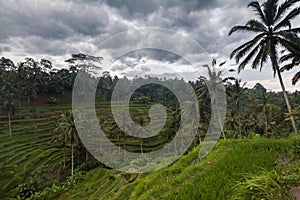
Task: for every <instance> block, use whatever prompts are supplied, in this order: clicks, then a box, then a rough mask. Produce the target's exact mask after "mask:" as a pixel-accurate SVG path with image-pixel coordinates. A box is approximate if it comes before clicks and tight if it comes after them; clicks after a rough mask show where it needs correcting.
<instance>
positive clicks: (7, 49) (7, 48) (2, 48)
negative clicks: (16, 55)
mask: <svg viewBox="0 0 300 200" xmlns="http://www.w3.org/2000/svg"><path fill="white" fill-rule="evenodd" d="M10 51H11V48H10V47H6V46H4V47H1V46H0V53H2V52H3V53H5V52H10Z"/></svg>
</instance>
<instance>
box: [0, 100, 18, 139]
mask: <svg viewBox="0 0 300 200" xmlns="http://www.w3.org/2000/svg"><path fill="white" fill-rule="evenodd" d="M0 100H1V105H0V108H1V112H2V113H3V114H4V115H5V116H7V117H8V128H9V139H12V130H11V116H12V115H14V114H15V104H14V102H13V101H12V100H10V99H8V98H3V99H0Z"/></svg>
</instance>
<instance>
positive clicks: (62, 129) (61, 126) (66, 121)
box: [54, 111, 78, 179]
mask: <svg viewBox="0 0 300 200" xmlns="http://www.w3.org/2000/svg"><path fill="white" fill-rule="evenodd" d="M54 132H56V133H59V135H58V137H59V138H63V141H64V145H65V146H66V145H70V146H71V177H72V179H73V174H74V144H75V143H76V142H77V141H78V137H77V130H76V127H75V121H74V118H73V114H72V112H70V111H67V112H64V113H62V114H61V115H60V118H59V119H58V121H57V123H56V127H55V129H54Z"/></svg>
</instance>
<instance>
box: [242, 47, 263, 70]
mask: <svg viewBox="0 0 300 200" xmlns="http://www.w3.org/2000/svg"><path fill="white" fill-rule="evenodd" d="M260 46H261V44H260V43H259V44H258V45H256V47H255V48H254V49H253V50H252V51H251V52H250V53H249V54H248V56H247V57H246V58H245V59H244V61H243V62H242V63H241V64H240V65H239V67H238V73H240V71H241V70H242V69H244V68H245V66H246V65H247V64H248V63H249V62H250V61H251V59H252V57H253V56H254V55H255V53H256V52H257V51H258V49H259V47H260Z"/></svg>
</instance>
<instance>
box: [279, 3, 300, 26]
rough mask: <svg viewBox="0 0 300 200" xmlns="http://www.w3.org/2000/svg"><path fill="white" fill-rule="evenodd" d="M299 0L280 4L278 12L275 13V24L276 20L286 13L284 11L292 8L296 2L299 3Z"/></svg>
mask: <svg viewBox="0 0 300 200" xmlns="http://www.w3.org/2000/svg"><path fill="white" fill-rule="evenodd" d="M299 1H300V0H286V1H285V2H284V3H282V4H281V5H280V6H279V7H278V11H277V15H276V17H275V22H277V21H278V20H280V19H281V18H282V17H283V15H284V14H285V13H286V11H287V10H288V9H289V8H290V7H292V6H293V5H294V4H295V3H296V2H299Z"/></svg>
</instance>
